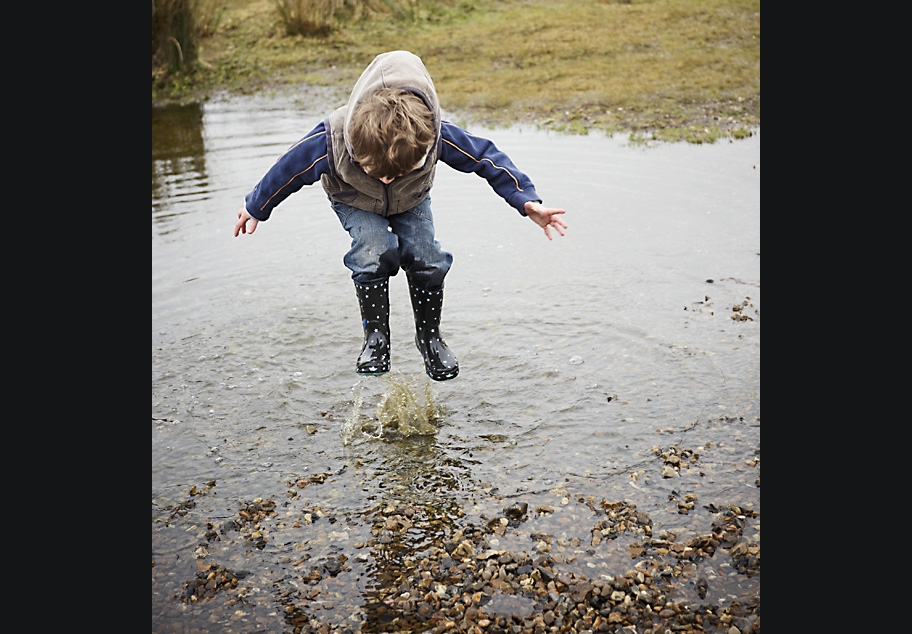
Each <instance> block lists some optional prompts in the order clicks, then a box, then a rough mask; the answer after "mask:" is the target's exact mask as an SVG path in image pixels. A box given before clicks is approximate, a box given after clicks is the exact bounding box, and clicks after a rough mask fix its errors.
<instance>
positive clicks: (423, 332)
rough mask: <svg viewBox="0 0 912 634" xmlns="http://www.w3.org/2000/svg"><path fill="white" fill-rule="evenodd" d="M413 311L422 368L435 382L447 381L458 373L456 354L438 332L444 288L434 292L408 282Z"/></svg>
mask: <svg viewBox="0 0 912 634" xmlns="http://www.w3.org/2000/svg"><path fill="white" fill-rule="evenodd" d="M409 293H410V294H411V296H412V312H414V313H415V345H416V346H417V347H418V352H420V353H421V356H422V357H424V369H425V372H427V375H428V376H429V377H431V378H432V379H434V380H435V381H448V380H449V379H454V378H456V375H458V374H459V363H458V362H457V361H456V356H455V355H454V354H453V353H452V352H451V351H450V349H449V348H447V345H446V342H445V341H444V340H443V336H442V335H441V334H440V310H441V308H442V307H443V287H441V288H440V289H439V290H436V291H426V290H423V289H420V288H417V287H415V286H413V285H412V283H411V282H409Z"/></svg>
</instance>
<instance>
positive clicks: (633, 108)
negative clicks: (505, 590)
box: [152, 0, 760, 143]
mask: <svg viewBox="0 0 912 634" xmlns="http://www.w3.org/2000/svg"><path fill="white" fill-rule="evenodd" d="M224 1H225V2H226V5H225V11H224V13H223V14H222V19H221V22H220V25H219V27H218V28H217V29H216V31H215V33H214V34H213V35H212V36H211V37H208V38H205V39H203V40H201V42H200V45H199V58H200V64H198V65H197V66H196V67H195V68H193V69H189V70H187V71H185V72H183V73H181V77H180V78H171V79H169V80H168V81H163V82H158V84H156V82H153V95H152V97H153V103H158V102H163V101H186V100H198V99H205V98H206V97H207V96H208V95H211V94H213V93H215V92H218V91H228V92H256V91H262V90H277V89H281V88H282V87H289V86H294V85H298V84H301V83H317V84H321V85H326V86H336V87H338V89H339V99H340V100H341V102H344V99H345V96H346V95H347V93H348V91H349V90H350V88H351V85H352V83H353V82H354V81H355V80H356V79H357V77H358V75H359V74H360V72H361V71H362V70H363V69H364V67H365V66H366V65H367V63H369V62H370V60H371V59H372V58H373V57H374V55H376V54H377V53H380V52H383V51H386V50H392V49H397V48H404V49H408V50H410V51H412V52H414V53H415V54H417V55H419V56H420V57H421V58H422V59H423V60H424V62H425V64H426V65H427V66H428V69H429V70H430V72H431V75H432V76H433V77H434V81H435V84H436V86H437V91H438V93H439V95H440V99H441V103H442V105H443V107H444V109H445V110H446V111H448V112H451V113H454V112H458V113H459V116H460V117H464V118H465V120H466V121H467V122H473V123H478V124H484V125H488V126H494V127H497V126H504V125H512V124H516V123H528V124H532V125H539V126H543V127H547V128H550V129H554V130H562V131H565V132H568V133H575V134H585V133H587V132H588V131H590V130H601V131H604V132H607V133H609V134H617V133H622V134H628V135H630V137H631V138H632V139H633V140H640V141H688V142H692V143H712V142H714V141H716V140H718V139H720V138H743V137H744V136H745V135H749V134H750V133H751V132H750V130H751V128H754V127H756V126H759V124H760V2H759V0H627V1H624V0H614V1H612V0H550V1H549V0H502V1H501V2H490V3H482V2H480V1H476V0H438V1H436V2H435V1H432V0H373V2H372V3H370V4H369V6H367V5H365V7H364V10H362V11H361V12H360V15H359V17H358V19H357V21H355V22H351V23H344V24H340V25H337V26H336V27H334V28H333V29H332V30H331V31H330V32H329V33H328V34H327V35H326V36H323V37H304V36H301V35H296V36H288V35H287V30H286V28H285V26H284V25H283V23H282V20H281V18H280V16H279V13H278V12H277V11H276V9H275V2H276V1H278V0H224ZM394 5H395V6H394ZM397 7H398V9H400V10H398V11H397V10H396V8H397ZM178 79H179V81H178Z"/></svg>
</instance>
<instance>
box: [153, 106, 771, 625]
mask: <svg viewBox="0 0 912 634" xmlns="http://www.w3.org/2000/svg"><path fill="white" fill-rule="evenodd" d="M302 104H305V105H302ZM326 104H327V100H326V99H323V98H321V97H320V96H319V95H315V96H314V98H313V99H302V100H301V101H300V102H298V103H295V102H293V101H289V100H285V99H280V98H274V99H263V98H238V99H231V100H223V101H214V102H211V103H207V104H205V105H203V106H190V107H186V108H170V109H162V110H155V109H153V114H152V430H151V432H152V560H153V567H152V631H153V632H185V631H186V632H191V631H193V632H202V631H211V632H229V631H236V632H248V631H275V632H282V631H289V632H290V631H296V630H295V628H297V631H307V630H306V627H305V628H304V629H302V625H301V624H302V623H307V624H309V625H308V626H307V627H316V626H317V625H319V624H325V625H328V626H329V627H331V628H334V629H339V630H352V631H356V630H359V629H360V630H362V631H389V630H387V629H386V628H390V627H391V628H393V629H395V627H393V626H389V625H388V624H389V623H390V622H392V621H394V620H395V619H396V618H403V619H405V618H407V617H408V618H411V617H410V616H409V615H410V613H409V610H417V609H418V608H417V607H415V605H414V603H413V604H409V603H408V602H407V601H405V600H403V599H401V596H402V594H403V593H402V592H401V591H399V586H400V585H401V584H402V581H401V580H402V579H404V578H408V577H409V575H413V576H415V578H419V577H420V576H421V575H422V571H423V566H427V565H429V564H427V560H428V559H429V558H434V557H437V556H438V555H439V554H440V553H441V552H442V550H444V549H446V547H447V546H448V545H449V547H450V549H452V544H453V543H454V538H456V537H464V536H465V535H466V534H471V533H472V530H477V531H483V532H484V533H485V535H484V546H485V548H486V552H488V553H497V557H500V558H503V557H504V556H507V558H508V561H509V558H510V556H512V559H513V560H514V561H517V560H518V559H520V558H521V557H522V556H524V555H528V556H529V557H535V556H539V555H541V554H542V553H543V552H546V553H548V555H549V557H550V563H549V566H550V567H551V569H553V570H554V572H555V573H557V574H567V575H575V576H576V577H586V578H588V579H592V580H599V579H612V578H614V577H615V576H616V575H623V574H624V573H625V572H626V571H628V570H630V569H631V568H633V567H634V566H635V565H636V564H638V563H642V562H643V561H644V560H645V559H646V558H649V559H650V565H652V564H655V563H657V565H658V566H659V567H661V566H669V567H674V566H679V567H680V566H682V561H683V562H684V564H683V567H682V568H681V569H680V570H678V574H677V576H676V577H675V578H676V579H677V580H678V583H677V584H676V585H674V586H673V588H672V589H671V590H670V591H669V593H668V594H669V600H671V599H672V598H674V599H675V600H679V601H686V602H688V603H689V604H691V605H700V604H701V603H709V602H712V604H713V605H715V606H728V605H731V604H732V602H741V603H743V602H745V601H747V600H750V599H751V598H752V597H759V593H760V576H759V563H758V562H757V565H756V569H754V570H745V569H744V567H743V566H736V565H733V559H734V558H735V556H736V555H738V554H741V553H738V552H736V553H732V552H731V550H732V549H731V548H729V549H724V548H718V549H716V551H715V553H714V554H713V555H712V556H707V557H704V558H701V559H699V560H696V559H686V558H683V559H682V555H681V553H680V552H679V553H677V555H676V554H675V553H676V551H675V550H674V549H673V548H668V547H667V546H668V543H669V542H677V543H678V544H683V543H686V542H689V541H692V540H694V539H699V538H700V537H701V536H705V535H707V534H708V533H710V532H711V530H712V527H713V526H714V523H717V522H718V520H719V518H720V517H721V516H722V515H723V513H724V512H726V511H728V510H729V509H732V508H735V509H738V510H739V513H738V515H739V516H740V517H741V520H740V522H741V524H742V525H741V526H740V530H741V533H740V535H741V540H742V541H743V545H742V546H738V547H737V548H747V547H748V546H750V547H751V548H752V549H754V550H752V551H751V552H755V551H756V552H757V553H759V543H760V519H759V513H760V488H759V482H760V136H759V131H756V132H755V133H754V136H753V137H751V138H749V139H746V140H742V141H736V142H733V143H729V142H727V141H726V142H721V143H717V144H715V145H710V146H694V145H683V144H682V145H678V144H674V145H661V146H658V147H652V148H643V147H633V146H630V145H629V144H627V143H626V140H625V139H620V138H614V139H611V138H605V137H603V136H600V135H590V136H583V137H579V136H563V135H558V134H554V133H546V132H540V131H535V130H531V129H510V130H497V131H489V130H476V129H472V128H471V127H470V130H471V131H474V132H478V133H481V134H483V135H486V136H489V137H490V138H492V139H494V140H495V142H497V144H498V145H499V146H500V147H501V148H503V149H504V150H505V151H507V152H508V153H509V154H510V155H511V156H512V158H513V159H514V161H515V162H516V163H517V165H519V166H520V167H521V168H522V169H523V170H525V171H526V172H528V173H529V174H530V175H531V176H532V178H533V180H534V181H535V183H536V187H537V189H538V191H539V193H540V194H541V195H542V196H544V197H545V204H548V205H553V206H561V207H564V208H566V209H567V215H566V216H565V218H566V220H567V222H568V224H569V230H568V232H567V236H566V237H564V238H556V239H555V240H554V241H553V242H548V241H547V240H546V239H545V238H544V236H543V235H542V232H541V230H540V229H538V228H537V227H536V226H534V225H533V224H532V223H531V222H530V221H529V220H527V219H525V218H522V217H520V216H519V215H518V214H517V213H516V212H515V211H513V210H512V209H511V208H509V207H508V206H507V205H506V204H505V203H503V202H502V201H501V200H500V199H499V198H498V197H497V196H496V195H495V194H494V193H493V191H491V190H490V188H488V186H487V184H486V183H485V182H484V181H483V180H481V179H479V178H476V177H474V176H472V175H466V174H460V173H457V172H455V171H453V170H450V169H449V168H448V167H447V166H446V165H441V166H440V167H439V168H438V181H437V185H436V187H435V189H434V191H433V201H434V216H435V220H436V224H437V237H438V239H439V240H440V242H441V244H442V245H443V247H444V248H445V249H447V250H448V251H450V252H452V253H453V254H454V264H453V268H452V270H451V272H450V274H449V276H448V277H447V286H446V289H447V294H446V298H445V304H444V310H443V323H442V326H441V330H442V331H443V333H444V335H445V337H446V340H447V343H448V344H449V345H450V347H451V348H452V349H453V350H454V352H455V353H456V355H457V357H458V359H459V364H460V374H459V377H458V378H457V379H455V380H452V381H448V382H444V383H433V382H431V381H430V379H428V378H427V377H426V376H425V375H424V372H423V363H422V360H421V358H420V356H419V353H418V351H417V350H416V349H415V347H414V344H413V343H412V338H413V330H412V328H413V326H412V323H411V308H410V304H409V298H408V293H407V285H406V281H405V277H404V275H398V276H396V277H394V278H392V280H391V283H390V296H391V306H392V311H391V312H392V317H391V331H392V359H393V371H392V372H391V373H390V374H389V375H388V376H386V377H359V376H358V375H356V374H355V372H354V365H355V360H356V358H357V355H358V353H359V352H360V343H361V332H360V317H359V314H358V302H357V297H356V295H355V291H354V287H353V285H352V283H351V280H350V276H349V272H348V270H347V269H345V267H344V265H343V264H342V256H343V254H344V253H345V252H346V250H347V248H348V243H349V238H348V235H347V234H346V233H345V232H344V231H343V230H342V229H341V227H340V226H339V223H338V220H337V219H336V217H335V214H334V213H333V212H332V211H331V210H330V208H329V205H328V203H327V201H326V198H325V195H324V194H323V192H322V189H321V188H319V187H313V188H310V189H308V190H304V191H301V192H300V193H298V194H296V195H294V196H293V197H291V198H290V199H288V200H287V201H286V202H285V203H283V205H281V206H280V207H279V208H278V209H277V210H276V211H275V213H274V214H273V216H272V219H271V220H269V221H268V222H266V223H260V225H259V227H258V229H257V232H256V234H255V235H254V236H252V237H251V236H242V237H240V238H237V239H235V238H234V237H233V235H232V229H233V225H234V221H235V218H236V216H235V214H236V211H237V209H238V208H239V207H240V206H241V205H242V204H243V198H244V195H245V194H246V193H247V192H248V191H249V190H250V189H251V188H252V187H253V185H254V184H255V183H256V182H257V180H258V179H259V177H260V176H261V175H262V174H263V172H264V171H265V170H266V169H267V168H268V167H269V165H270V164H271V163H272V162H273V161H274V160H275V158H276V157H277V156H278V155H279V154H281V153H282V152H283V151H284V150H285V149H286V148H287V147H288V146H289V145H291V144H292V143H293V142H295V141H297V140H298V139H299V138H300V137H301V136H302V135H303V134H304V133H305V132H307V131H308V130H310V129H311V127H312V126H313V125H314V124H315V123H316V121H318V120H319V118H320V117H322V116H324V115H325V114H326V113H328V111H329V109H330V108H331V107H332V104H330V105H326ZM517 509H522V510H517ZM628 512H629V515H630V516H631V517H634V516H635V515H636V514H637V513H639V514H643V515H640V516H638V517H640V518H645V517H647V516H648V520H649V529H648V531H647V533H643V532H638V531H636V530H633V529H631V530H628V531H620V532H618V531H617V530H616V525H609V523H608V522H609V518H611V517H613V516H612V513H615V515H617V514H618V513H621V514H622V515H623V514H624V513H628ZM397 518H398V519H397ZM643 521H645V520H643ZM631 526H633V524H631ZM637 526H641V527H642V525H641V524H640V525H637ZM467 531H468V533H467ZM596 533H598V535H597V534H596ZM660 535H662V539H660V538H659V536H660ZM657 540H658V541H657ZM653 542H656V543H653ZM473 543H475V547H476V551H475V552H473V553H471V554H469V553H461V554H462V555H465V557H464V559H469V560H471V561H476V560H477V561H479V562H481V563H486V560H487V559H491V558H493V557H494V555H490V554H489V555H487V556H485V554H484V553H482V552H477V548H478V542H473ZM663 546H665V547H663ZM728 546H730V547H731V546H732V545H731V544H729V545H728ZM467 548H468V547H467ZM504 553H507V555H505V554H504ZM443 554H449V555H450V556H454V555H453V553H452V552H449V550H447V553H443ZM457 554H460V553H457ZM758 556H759V555H758ZM473 557H474V559H473ZM454 559H457V561H458V558H456V557H454ZM225 569H230V570H232V571H234V572H235V573H238V572H241V571H242V572H243V574H242V575H238V577H237V578H236V583H235V584H233V585H232V584H228V585H227V586H226V587H221V586H218V584H216V587H215V588H214V590H213V591H212V592H211V593H210V594H209V595H203V594H199V595H198V596H197V595H193V596H191V594H192V593H191V591H190V589H191V588H192V586H193V584H194V580H196V579H198V578H199V575H200V574H202V575H203V576H204V577H207V576H208V575H209V573H210V572H211V571H213V570H225ZM495 576H496V575H495ZM700 579H703V580H705V581H706V582H708V591H706V590H705V589H702V591H701V592H699V593H698V592H697V589H698V588H699V586H698V584H696V581H697V580H700ZM508 590H509V588H507V587H504V588H496V587H495V588H494V591H489V592H487V594H485V592H484V591H480V592H481V594H480V595H479V596H480V597H481V604H482V605H487V606H489V608H488V611H489V613H490V614H491V618H492V619H496V618H497V614H498V613H499V612H508V611H516V610H519V611H520V612H526V611H529V612H531V611H533V610H536V609H539V608H540V607H541V606H540V605H539V604H538V603H536V602H535V601H536V600H535V599H534V597H530V596H526V595H523V594H522V593H519V592H513V591H508ZM428 592H434V587H433V586H431V587H430V588H429V589H428ZM444 592H445V589H444ZM406 594H408V593H406ZM699 594H703V595H704V596H703V597H701V596H699ZM392 597H395V600H394V598H392ZM476 598H477V597H476ZM520 616H523V615H522V614H520ZM415 618H417V617H415ZM404 622H405V621H403V623H404ZM396 627H400V628H401V627H404V626H403V625H401V624H400V625H399V626H396ZM430 627H431V626H430V625H429V626H428V628H429V629H430ZM410 629H416V628H414V627H410ZM416 631H421V630H420V628H418V629H416Z"/></svg>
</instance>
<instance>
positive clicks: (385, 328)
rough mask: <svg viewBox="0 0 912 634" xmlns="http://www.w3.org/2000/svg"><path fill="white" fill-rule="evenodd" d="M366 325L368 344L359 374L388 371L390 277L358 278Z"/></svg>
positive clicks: (357, 288) (359, 359)
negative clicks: (365, 281)
mask: <svg viewBox="0 0 912 634" xmlns="http://www.w3.org/2000/svg"><path fill="white" fill-rule="evenodd" d="M355 290H357V291H358V303H359V304H360V305H361V324H362V325H363V326H364V346H363V347H362V348H361V356H359V357H358V367H357V372H358V374H372V375H373V374H385V373H386V372H389V369H390V329H389V314H390V313H389V279H385V280H383V281H381V282H374V283H372V284H360V283H358V282H355Z"/></svg>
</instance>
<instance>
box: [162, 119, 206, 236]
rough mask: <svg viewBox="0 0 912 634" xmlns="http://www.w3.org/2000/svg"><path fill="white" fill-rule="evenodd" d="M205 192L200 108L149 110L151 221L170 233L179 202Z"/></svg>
mask: <svg viewBox="0 0 912 634" xmlns="http://www.w3.org/2000/svg"><path fill="white" fill-rule="evenodd" d="M207 189H208V178H207V176H206V147H205V143H204V142H203V109H202V106H200V104H198V103H194V104H190V105H186V106H170V107H167V108H152V221H153V223H154V224H156V225H157V226H158V229H159V231H160V232H161V233H162V234H167V233H170V232H172V231H174V230H175V229H176V227H175V226H174V223H173V218H174V216H175V215H176V214H177V213H180V212H179V211H178V203H180V202H181V199H182V198H187V197H196V198H198V197H200V196H201V195H202V196H205V192H206V191H207Z"/></svg>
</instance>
